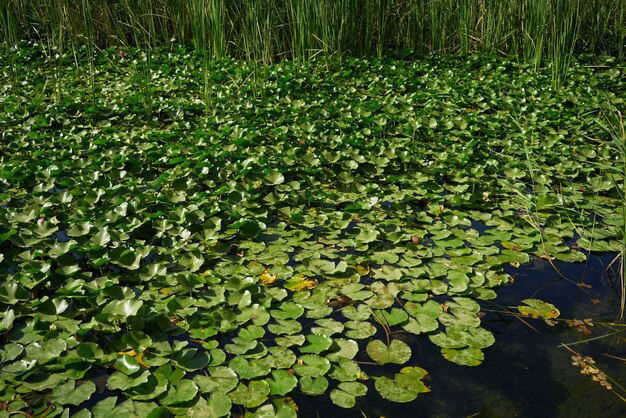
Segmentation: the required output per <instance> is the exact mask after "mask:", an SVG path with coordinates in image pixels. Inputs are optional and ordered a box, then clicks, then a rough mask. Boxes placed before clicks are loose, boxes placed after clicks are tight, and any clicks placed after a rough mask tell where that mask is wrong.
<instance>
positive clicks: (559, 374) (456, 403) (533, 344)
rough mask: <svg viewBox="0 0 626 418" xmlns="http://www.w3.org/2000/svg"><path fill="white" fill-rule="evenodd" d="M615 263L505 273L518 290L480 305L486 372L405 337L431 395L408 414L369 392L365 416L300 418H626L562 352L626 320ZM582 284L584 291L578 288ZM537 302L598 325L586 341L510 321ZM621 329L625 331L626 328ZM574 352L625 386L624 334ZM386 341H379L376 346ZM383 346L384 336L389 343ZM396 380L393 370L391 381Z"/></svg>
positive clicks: (322, 412)
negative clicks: (613, 278)
mask: <svg viewBox="0 0 626 418" xmlns="http://www.w3.org/2000/svg"><path fill="white" fill-rule="evenodd" d="M613 257H614V256H612V255H610V254H608V255H604V256H591V257H590V258H589V262H588V263H580V264H566V263H555V266H556V267H557V269H558V270H559V271H560V273H561V274H562V276H565V277H562V276H561V275H560V274H559V272H557V271H555V269H554V268H553V267H552V265H551V264H550V263H549V262H547V261H545V260H536V261H535V262H533V263H530V264H528V265H525V266H522V267H520V268H518V269H515V268H513V267H511V268H510V269H509V270H507V273H509V274H511V275H512V276H513V277H514V278H515V282H514V283H513V284H512V285H509V286H506V287H503V288H500V289H498V298H497V299H496V300H495V301H494V302H495V304H491V303H482V305H483V307H484V308H485V309H486V310H488V312H487V315H486V316H485V317H484V318H483V326H484V327H486V328H487V329H489V330H490V331H491V332H493V333H494V335H495V336H496V343H495V344H494V346H492V347H490V348H489V349H486V350H485V361H484V363H483V364H482V365H481V366H478V367H471V368H470V367H461V366H457V365H455V364H452V363H450V362H448V361H446V360H444V359H443V358H442V357H441V355H440V353H439V349H438V348H437V347H435V346H434V345H433V344H432V343H431V342H430V341H428V340H427V339H426V338H419V337H417V336H412V335H406V336H405V337H404V338H403V339H404V340H405V341H406V342H407V343H409V344H410V345H411V348H412V349H413V357H412V360H411V364H410V365H414V363H416V364H417V365H419V366H421V367H424V368H425V369H427V370H428V371H429V372H430V374H431V376H430V379H429V380H428V381H427V384H428V386H429V387H430V388H431V389H432V392H431V393H428V394H424V395H420V397H419V398H418V399H416V400H415V401H414V402H411V403H409V404H395V403H391V402H387V401H385V400H383V399H382V398H381V397H380V396H379V395H378V393H376V390H375V389H374V387H373V381H371V380H370V381H369V382H368V386H369V395H368V396H366V397H365V398H362V399H359V400H358V401H357V402H358V403H357V408H355V409H353V410H349V411H346V410H343V409H340V408H337V407H336V406H334V405H333V404H332V402H331V401H330V400H329V399H328V398H309V397H295V400H296V402H297V404H298V406H299V407H300V410H299V414H298V415H299V416H301V417H335V416H337V417H339V416H341V417H355V418H356V417H361V418H362V417H388V418H395V417H442V418H443V417H502V418H509V417H530V418H541V417H550V418H555V417H562V418H572V417H585V418H588V417H607V418H610V417H624V416H626V403H625V402H623V401H621V400H620V399H619V398H618V397H617V396H615V394H613V393H612V392H610V391H608V390H607V389H605V388H602V387H601V386H600V385H599V384H598V383H597V382H593V381H592V380H591V379H590V377H589V376H585V375H582V374H581V373H580V369H579V368H577V367H575V366H573V365H572V364H571V363H572V361H571V356H572V353H571V352H570V351H568V350H567V349H565V348H563V347H559V345H560V344H562V343H566V344H571V343H577V342H579V341H581V340H583V339H585V338H590V337H597V336H601V335H604V334H606V333H609V332H611V330H610V329H607V328H606V327H603V326H601V325H600V323H601V322H603V321H606V322H612V321H614V320H615V319H616V318H617V314H618V312H619V295H618V294H617V293H616V292H615V289H614V287H613V286H612V285H611V284H610V280H609V278H608V277H607V274H606V271H605V270H606V266H607V265H608V264H609V263H610V261H611V260H612V259H613ZM581 283H582V284H583V285H582V286H581V285H580V284H581ZM526 298H538V299H542V300H545V301H547V302H551V303H553V304H555V305H556V306H557V307H558V308H559V309H560V310H561V318H566V319H584V318H591V319H592V322H594V323H596V325H595V326H594V327H591V328H592V329H591V331H592V334H591V335H584V334H583V333H581V332H580V331H578V330H577V329H576V328H571V327H568V326H567V325H566V324H565V323H564V322H561V323H559V325H557V326H556V327H550V326H548V325H547V324H545V323H544V322H542V321H539V320H526V321H525V322H524V321H521V320H519V319H517V318H515V317H514V316H512V315H508V314H504V313H502V312H503V311H506V310H507V309H511V310H514V307H515V306H517V305H518V304H520V301H521V300H522V299H526ZM622 329H623V328H622ZM618 335H619V337H616V336H613V337H608V338H603V339H598V340H596V341H593V342H591V343H587V344H584V343H580V344H575V345H572V346H571V348H572V349H574V350H575V351H577V352H579V353H581V354H582V355H589V356H591V357H593V358H594V359H595V360H596V361H597V363H596V364H597V366H598V367H599V368H600V369H602V370H603V371H605V372H606V373H607V374H608V375H609V376H610V377H612V378H613V379H616V380H618V381H619V382H620V384H621V385H622V386H626V364H625V363H624V361H620V360H618V359H614V358H611V357H608V356H606V355H605V354H609V355H612V356H616V357H621V358H626V332H622V333H620V334H618ZM377 337H381V336H377ZM383 337H384V336H383ZM362 368H363V370H364V371H366V372H367V373H369V374H371V375H380V374H383V373H385V370H381V368H379V367H369V366H362ZM393 372H397V370H396V369H390V370H389V374H390V375H392V374H393Z"/></svg>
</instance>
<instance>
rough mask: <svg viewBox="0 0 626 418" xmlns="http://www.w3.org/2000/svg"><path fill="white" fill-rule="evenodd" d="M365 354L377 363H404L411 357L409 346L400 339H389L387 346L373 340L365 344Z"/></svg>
mask: <svg viewBox="0 0 626 418" xmlns="http://www.w3.org/2000/svg"><path fill="white" fill-rule="evenodd" d="M367 354H368V355H369V356H370V358H371V359H372V360H374V361H375V362H377V363H378V364H387V363H396V364H404V363H406V362H407V361H409V359H410V358H411V348H410V347H409V346H408V345H407V344H406V343H405V342H404V341H401V340H391V343H390V344H389V346H387V345H386V344H385V343H384V342H383V341H380V340H373V341H370V342H369V343H368V344H367Z"/></svg>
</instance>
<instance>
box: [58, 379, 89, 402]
mask: <svg viewBox="0 0 626 418" xmlns="http://www.w3.org/2000/svg"><path fill="white" fill-rule="evenodd" d="M95 391H96V385H95V383H93V382H84V383H78V382H76V381H74V380H70V381H68V382H66V383H63V384H62V385H59V386H57V387H55V388H54V390H53V391H52V401H54V402H57V403H59V404H60V405H80V404H81V403H83V402H85V401H86V400H88V399H89V398H90V397H91V395H93V394H94V393H95Z"/></svg>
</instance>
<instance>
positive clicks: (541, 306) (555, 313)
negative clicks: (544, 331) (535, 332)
mask: <svg viewBox="0 0 626 418" xmlns="http://www.w3.org/2000/svg"><path fill="white" fill-rule="evenodd" d="M522 302H523V303H525V304H526V305H520V306H518V307H517V310H518V311H519V312H520V313H521V314H522V315H526V316H530V317H531V318H540V319H554V318H558V317H559V315H561V312H559V310H558V309H557V308H556V306H554V305H553V304H551V303H548V302H544V301H542V300H539V299H524V300H523V301H522Z"/></svg>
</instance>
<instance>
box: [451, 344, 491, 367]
mask: <svg viewBox="0 0 626 418" xmlns="http://www.w3.org/2000/svg"><path fill="white" fill-rule="evenodd" d="M441 354H442V355H443V357H444V358H445V359H446V360H449V361H451V362H453V363H456V364H460V365H461V366H478V365H479V364H480V363H482V362H483V360H484V359H485V355H484V353H483V352H482V351H481V350H480V349H478V348H472V347H466V348H442V349H441Z"/></svg>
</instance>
